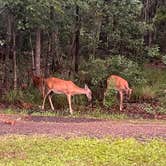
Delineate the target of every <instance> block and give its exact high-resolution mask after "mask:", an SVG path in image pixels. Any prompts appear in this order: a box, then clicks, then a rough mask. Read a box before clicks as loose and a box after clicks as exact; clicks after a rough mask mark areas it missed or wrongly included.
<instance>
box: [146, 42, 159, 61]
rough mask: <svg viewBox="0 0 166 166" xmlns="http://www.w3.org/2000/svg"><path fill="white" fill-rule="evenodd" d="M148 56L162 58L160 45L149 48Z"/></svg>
mask: <svg viewBox="0 0 166 166" xmlns="http://www.w3.org/2000/svg"><path fill="white" fill-rule="evenodd" d="M147 52H148V56H149V57H151V58H160V57H161V55H160V48H159V46H158V45H155V46H153V47H148V48H147Z"/></svg>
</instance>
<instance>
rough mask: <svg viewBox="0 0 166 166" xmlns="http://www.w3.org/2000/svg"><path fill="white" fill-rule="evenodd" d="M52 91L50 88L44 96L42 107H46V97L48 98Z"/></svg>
mask: <svg viewBox="0 0 166 166" xmlns="http://www.w3.org/2000/svg"><path fill="white" fill-rule="evenodd" d="M50 93H51V90H49V91H48V92H47V94H46V95H45V96H44V99H43V105H42V109H44V105H45V101H46V98H47V96H48V95H49V94H50Z"/></svg>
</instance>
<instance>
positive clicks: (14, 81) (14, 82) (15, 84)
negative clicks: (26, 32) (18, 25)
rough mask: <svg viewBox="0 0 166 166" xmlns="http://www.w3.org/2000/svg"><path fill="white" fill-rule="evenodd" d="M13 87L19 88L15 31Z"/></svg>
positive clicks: (14, 35) (14, 36)
mask: <svg viewBox="0 0 166 166" xmlns="http://www.w3.org/2000/svg"><path fill="white" fill-rule="evenodd" d="M13 88H14V90H16V89H17V61H16V34H15V31H13Z"/></svg>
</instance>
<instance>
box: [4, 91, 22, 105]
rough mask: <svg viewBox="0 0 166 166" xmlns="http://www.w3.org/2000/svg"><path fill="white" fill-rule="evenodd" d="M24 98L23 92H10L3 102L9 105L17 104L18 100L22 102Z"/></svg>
mask: <svg viewBox="0 0 166 166" xmlns="http://www.w3.org/2000/svg"><path fill="white" fill-rule="evenodd" d="M23 96H24V95H23V92H22V91H21V90H10V91H8V92H6V94H5V95H4V96H3V100H5V101H7V102H9V103H15V102H16V101H18V100H22V99H23V98H24V97H23Z"/></svg>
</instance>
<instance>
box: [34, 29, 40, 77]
mask: <svg viewBox="0 0 166 166" xmlns="http://www.w3.org/2000/svg"><path fill="white" fill-rule="evenodd" d="M40 56H41V30H40V29H39V28H38V29H37V30H36V48H35V69H36V75H38V76H40Z"/></svg>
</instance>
